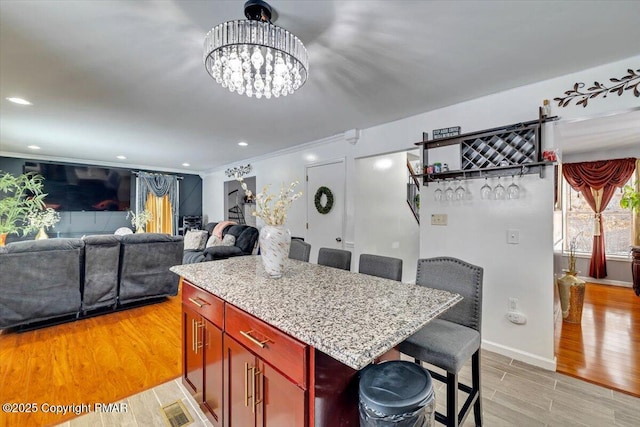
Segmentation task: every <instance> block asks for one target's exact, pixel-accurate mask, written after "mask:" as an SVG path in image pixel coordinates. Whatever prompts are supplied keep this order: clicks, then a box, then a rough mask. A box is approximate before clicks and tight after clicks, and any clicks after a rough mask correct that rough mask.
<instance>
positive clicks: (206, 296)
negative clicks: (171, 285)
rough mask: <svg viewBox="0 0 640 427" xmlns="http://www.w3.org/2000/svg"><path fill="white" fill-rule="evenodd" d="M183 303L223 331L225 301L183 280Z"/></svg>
mask: <svg viewBox="0 0 640 427" xmlns="http://www.w3.org/2000/svg"><path fill="white" fill-rule="evenodd" d="M182 303H183V304H185V305H187V306H188V307H190V308H191V309H192V310H194V311H196V312H198V313H199V314H200V315H202V316H203V317H205V318H206V319H207V320H208V321H210V322H211V323H213V324H214V325H216V326H217V327H219V328H220V329H223V327H224V323H223V322H224V301H222V300H221V299H220V298H218V297H216V296H214V295H211V294H210V293H209V292H207V291H205V290H202V289H200V288H198V287H197V286H194V285H192V284H191V283H189V282H187V281H186V280H184V279H183V280H182Z"/></svg>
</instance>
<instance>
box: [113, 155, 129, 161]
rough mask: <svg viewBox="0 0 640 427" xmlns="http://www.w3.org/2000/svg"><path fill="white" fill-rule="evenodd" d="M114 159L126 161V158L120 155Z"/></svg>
mask: <svg viewBox="0 0 640 427" xmlns="http://www.w3.org/2000/svg"><path fill="white" fill-rule="evenodd" d="M116 159H120V160H126V159H127V157H126V156H123V155H120V156H116Z"/></svg>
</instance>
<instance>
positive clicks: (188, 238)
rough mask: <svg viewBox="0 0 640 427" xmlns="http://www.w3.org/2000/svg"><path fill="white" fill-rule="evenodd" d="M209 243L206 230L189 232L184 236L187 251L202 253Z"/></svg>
mask: <svg viewBox="0 0 640 427" xmlns="http://www.w3.org/2000/svg"><path fill="white" fill-rule="evenodd" d="M206 242H207V232H206V231H204V230H189V231H187V234H185V236H184V250H185V251H201V250H203V249H204V245H205V243H206Z"/></svg>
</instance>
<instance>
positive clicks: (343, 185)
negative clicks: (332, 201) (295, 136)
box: [304, 157, 347, 249]
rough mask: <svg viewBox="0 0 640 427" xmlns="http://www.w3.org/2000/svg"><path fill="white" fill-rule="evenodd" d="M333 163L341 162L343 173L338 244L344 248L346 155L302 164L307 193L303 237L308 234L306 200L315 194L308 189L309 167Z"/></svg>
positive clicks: (306, 236)
mask: <svg viewBox="0 0 640 427" xmlns="http://www.w3.org/2000/svg"><path fill="white" fill-rule="evenodd" d="M334 163H342V167H343V169H344V175H343V176H344V179H343V180H342V188H343V191H342V206H343V208H342V218H341V220H342V225H341V227H340V228H341V230H340V234H341V239H342V242H340V243H341V245H340V246H341V247H342V249H344V248H345V238H344V235H345V231H346V229H345V226H346V215H347V158H346V157H338V158H336V159H331V160H323V161H320V162H314V163H308V164H306V165H304V178H305V180H304V181H305V182H304V185H305V190H306V193H307V203H306V209H305V211H306V213H305V216H306V218H305V228H304V238H305V240H308V239H309V236H308V234H309V200H308V198H309V197H314V196H315V194H314V196H311V192H310V191H309V169H311V168H314V167H318V166H326V165H332V164H334Z"/></svg>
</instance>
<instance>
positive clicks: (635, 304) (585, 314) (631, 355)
mask: <svg viewBox="0 0 640 427" xmlns="http://www.w3.org/2000/svg"><path fill="white" fill-rule="evenodd" d="M555 346H556V356H557V363H558V365H557V370H558V372H562V373H564V374H567V375H571V376H574V377H577V378H581V379H584V380H586V381H589V382H593V383H595V384H600V385H604V386H605V387H609V388H612V389H615V390H619V391H622V392H624V393H628V394H631V395H633V396H636V397H640V297H638V296H636V295H635V294H634V292H633V289H631V288H623V287H618V286H608V285H597V284H593V283H587V286H586V291H585V301H584V308H583V311H582V323H581V324H572V323H567V322H563V321H562V316H559V319H558V323H557V324H556V330H555Z"/></svg>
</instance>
